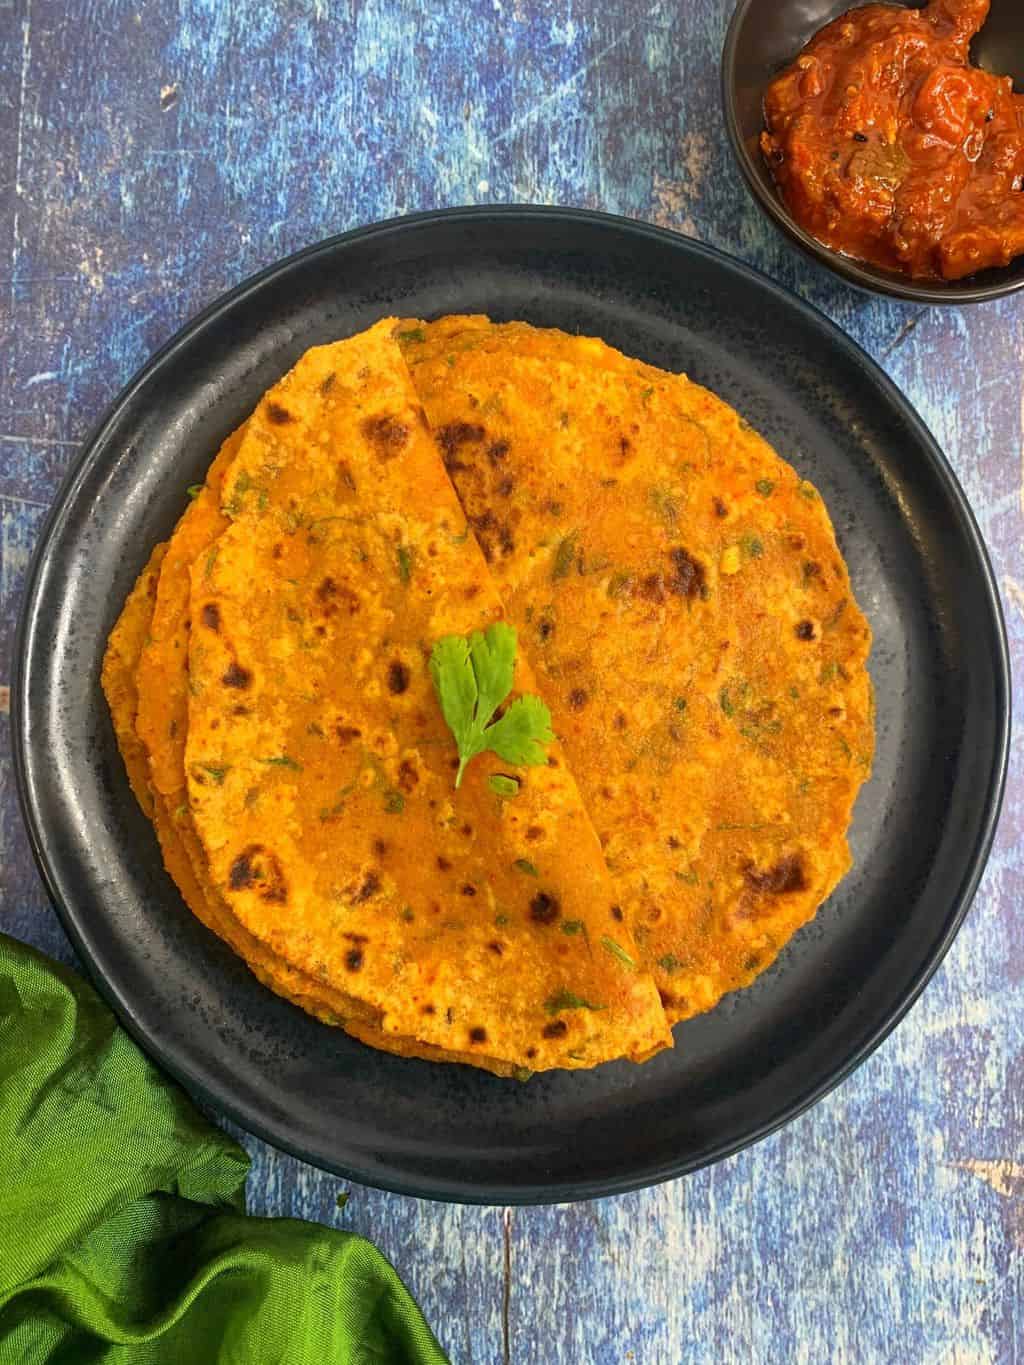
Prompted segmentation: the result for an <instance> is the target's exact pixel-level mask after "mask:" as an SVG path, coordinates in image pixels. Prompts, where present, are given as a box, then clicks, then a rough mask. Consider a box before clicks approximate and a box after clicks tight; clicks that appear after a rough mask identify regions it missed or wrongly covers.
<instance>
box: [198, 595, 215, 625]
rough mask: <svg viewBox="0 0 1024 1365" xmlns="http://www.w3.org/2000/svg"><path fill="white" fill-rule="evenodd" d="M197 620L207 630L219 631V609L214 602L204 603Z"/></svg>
mask: <svg viewBox="0 0 1024 1365" xmlns="http://www.w3.org/2000/svg"><path fill="white" fill-rule="evenodd" d="M199 619H200V620H201V621H202V623H203V625H204V626H206V628H207V629H208V630H220V607H218V606H217V603H216V602H204V603H203V609H202V611H201V612H200V613H199Z"/></svg>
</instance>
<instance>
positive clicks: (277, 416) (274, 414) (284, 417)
mask: <svg viewBox="0 0 1024 1365" xmlns="http://www.w3.org/2000/svg"><path fill="white" fill-rule="evenodd" d="M266 414H267V421H268V422H272V423H273V424H274V426H275V427H284V426H287V425H288V423H289V422H294V421H295V418H294V417H293V416H292V414H291V413H290V412H289V411H288V409H287V408H285V407H282V406H281V404H280V403H275V402H274V401H273V400H272V399H268V400H267V406H266Z"/></svg>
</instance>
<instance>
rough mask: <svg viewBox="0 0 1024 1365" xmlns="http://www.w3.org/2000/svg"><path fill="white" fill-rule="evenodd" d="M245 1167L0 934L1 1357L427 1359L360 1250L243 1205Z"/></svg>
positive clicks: (53, 969)
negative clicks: (249, 1211)
mask: <svg viewBox="0 0 1024 1365" xmlns="http://www.w3.org/2000/svg"><path fill="white" fill-rule="evenodd" d="M248 1167H249V1159H248V1157H247V1156H246V1154H245V1152H244V1151H243V1150H242V1148H241V1147H239V1146H238V1145H237V1144H236V1143H235V1142H232V1141H231V1139H230V1138H228V1137H227V1136H226V1135H225V1134H224V1133H221V1132H219V1131H218V1130H217V1129H216V1128H214V1127H212V1126H211V1125H210V1124H209V1123H207V1122H206V1120H205V1119H204V1118H202V1116H201V1115H200V1114H199V1113H198V1112H197V1111H196V1110H195V1108H193V1106H192V1104H191V1103H190V1101H189V1100H188V1098H187V1097H186V1096H185V1094H184V1092H183V1091H181V1090H179V1089H178V1087H177V1086H176V1085H174V1084H173V1083H172V1082H170V1081H168V1080H167V1079H166V1078H165V1077H164V1076H162V1075H161V1074H160V1073H159V1072H158V1071H157V1070H156V1069H155V1068H154V1067H153V1066H151V1065H150V1064H149V1062H147V1061H146V1059H145V1057H144V1056H143V1055H142V1053H141V1052H140V1051H139V1050H138V1048H137V1047H136V1046H135V1044H134V1043H133V1042H132V1041H131V1040H130V1039H129V1037H128V1036H127V1034H126V1033H124V1032H123V1030H122V1029H121V1028H119V1027H118V1025H117V1023H116V1022H115V1020H114V1016H113V1015H112V1014H111V1012H110V1011H109V1010H108V1009H107V1007H106V1006H105V1005H104V1004H103V1003H102V1002H101V1001H100V999H99V997H98V996H97V995H96V993H95V992H94V991H93V990H92V989H91V987H89V986H88V985H86V983H85V982H84V981H83V980H82V979H81V978H80V977H78V976H77V975H75V973H74V972H71V971H68V970H67V969H66V968H64V967H61V966H59V965H58V964H57V963H54V962H51V961H49V960H48V959H47V958H45V957H43V956H42V955H41V954H40V953H37V952H36V951H35V950H34V949H32V948H28V947H26V946H25V945H24V944H20V943H17V942H15V941H14V940H13V939H11V938H8V937H7V936H6V935H3V934H0V1365H40V1363H41V1362H44V1361H45V1362H47V1365H58V1362H59V1363H60V1365H64V1363H65V1362H67V1363H68V1365H71V1362H74V1363H75V1365H78V1362H88V1365H98V1363H99V1362H102V1365H156V1362H165V1361H166V1362H173V1365H206V1362H224V1363H225V1365H227V1363H228V1362H230V1363H231V1365H235V1362H238V1365H242V1362H244V1365H336V1363H337V1365H365V1363H366V1362H371V1361H372V1362H374V1365H380V1363H381V1362H389V1363H390V1362H392V1361H394V1362H401V1363H402V1365H404V1363H405V1362H411V1363H415V1365H420V1362H425V1363H426V1365H446V1357H445V1355H444V1352H443V1351H442V1350H441V1348H440V1346H439V1345H438V1344H437V1341H436V1340H435V1338H434V1336H433V1334H432V1332H431V1331H430V1328H429V1327H428V1326H427V1324H426V1323H425V1322H424V1320H423V1318H422V1316H421V1314H420V1311H419V1309H418V1308H417V1306H416V1304H415V1302H414V1301H413V1299H412V1298H411V1296H410V1294H409V1292H408V1291H407V1290H406V1288H405V1286H404V1285H403V1284H402V1282H401V1280H400V1279H399V1278H398V1275H397V1274H396V1273H395V1271H394V1269H393V1267H392V1266H391V1265H390V1264H389V1262H388V1261H386V1260H385V1259H384V1257H383V1256H382V1255H381V1254H380V1252H379V1251H377V1249H376V1248H375V1247H374V1246H373V1245H371V1243H369V1242H367V1241H365V1240H364V1239H363V1238H362V1237H357V1236H356V1235H355V1234H353V1233H348V1232H339V1231H336V1230H334V1229H331V1228H325V1227H319V1226H317V1225H316V1224H312V1223H302V1222H298V1221H297V1220H295V1219H289V1218H251V1217H246V1215H245V1212H244V1208H245V1202H244V1191H243V1187H244V1184H245V1177H246V1172H247V1171H248Z"/></svg>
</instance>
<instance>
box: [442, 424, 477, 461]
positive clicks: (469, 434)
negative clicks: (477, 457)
mask: <svg viewBox="0 0 1024 1365" xmlns="http://www.w3.org/2000/svg"><path fill="white" fill-rule="evenodd" d="M483 439H484V429H483V427H482V426H480V425H479V424H477V423H475V422H449V423H448V424H447V425H446V426H443V427H441V428H440V430H439V431H438V432H437V443H438V445H439V446H440V447H441V454H442V457H443V458H444V464H445V468H446V469H447V470H448V472H449V473H451V472H452V471H454V470H457V469H468V468H469V465H467V464H464V463H463V462H462V461H461V460H460V459H459V455H458V452H459V451H460V450H461V448H462V447H463V446H464V445H475V444H477V443H478V442H480V441H482V440H483Z"/></svg>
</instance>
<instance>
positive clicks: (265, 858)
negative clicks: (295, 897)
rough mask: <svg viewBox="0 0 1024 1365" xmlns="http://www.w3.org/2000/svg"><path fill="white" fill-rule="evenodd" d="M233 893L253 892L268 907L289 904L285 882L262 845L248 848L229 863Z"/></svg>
mask: <svg viewBox="0 0 1024 1365" xmlns="http://www.w3.org/2000/svg"><path fill="white" fill-rule="evenodd" d="M228 886H229V887H230V889H231V890H232V891H255V892H256V894H257V895H258V896H259V898H260V900H262V901H265V902H266V903H267V904H268V905H286V904H287V903H288V881H287V878H286V877H285V875H284V869H283V868H282V866H281V864H280V862H279V861H278V859H277V857H276V855H275V854H273V853H272V852H270V850H269V849H267V848H265V847H264V846H263V845H262V844H248V845H247V846H246V847H245V848H244V849H242V851H241V853H239V854H238V855H237V856H236V857H235V859H234V860H233V861H232V863H231V870H230V873H229V875H228Z"/></svg>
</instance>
